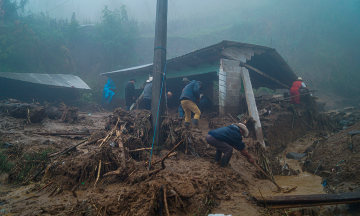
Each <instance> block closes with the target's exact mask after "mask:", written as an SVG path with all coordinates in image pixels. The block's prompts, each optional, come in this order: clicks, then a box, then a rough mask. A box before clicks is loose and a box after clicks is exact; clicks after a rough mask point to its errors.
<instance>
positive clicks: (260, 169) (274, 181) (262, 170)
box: [254, 163, 282, 190]
mask: <svg viewBox="0 0 360 216" xmlns="http://www.w3.org/2000/svg"><path fill="white" fill-rule="evenodd" d="M254 165H255V166H256V167H257V168H258V169H259V170H260V171H261V172H262V173H263V174H264V175H265V176H266V177H268V179H269V180H270V181H271V182H272V183H274V184H275V185H276V187H277V188H278V189H279V190H282V188H281V187H280V186H279V185H278V184H276V182H275V181H274V180H272V178H270V176H268V175H267V174H266V173H265V172H264V171H263V170H262V169H261V168H260V167H259V166H258V165H257V164H256V163H254Z"/></svg>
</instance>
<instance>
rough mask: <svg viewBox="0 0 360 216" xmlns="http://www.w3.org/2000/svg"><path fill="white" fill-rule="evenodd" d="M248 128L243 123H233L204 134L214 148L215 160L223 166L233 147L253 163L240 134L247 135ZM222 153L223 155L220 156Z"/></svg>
mask: <svg viewBox="0 0 360 216" xmlns="http://www.w3.org/2000/svg"><path fill="white" fill-rule="evenodd" d="M248 135H249V130H248V129H247V127H246V126H245V125H244V124H241V123H235V124H231V125H229V126H227V127H222V128H218V129H215V130H212V131H209V133H208V134H207V135H206V141H207V142H208V143H209V144H210V145H212V146H214V147H215V148H216V156H215V162H216V163H218V164H221V167H225V166H226V165H227V164H228V163H229V161H230V159H231V156H232V152H233V148H234V149H236V150H238V151H240V153H241V154H242V155H243V156H245V157H246V158H247V159H248V161H249V162H250V163H252V164H254V163H255V162H254V159H253V158H252V157H251V155H249V153H248V152H247V151H246V149H245V143H243V142H242V136H244V137H247V136H248ZM222 153H224V156H223V157H222V158H221V156H222Z"/></svg>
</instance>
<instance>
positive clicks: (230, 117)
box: [228, 113, 238, 123]
mask: <svg viewBox="0 0 360 216" xmlns="http://www.w3.org/2000/svg"><path fill="white" fill-rule="evenodd" d="M228 114H229V116H230V118H231V119H232V120H233V121H234V123H237V122H238V121H236V120H235V119H234V117H232V115H231V114H230V113H228Z"/></svg>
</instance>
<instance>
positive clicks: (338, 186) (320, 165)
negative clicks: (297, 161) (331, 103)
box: [302, 108, 360, 193]
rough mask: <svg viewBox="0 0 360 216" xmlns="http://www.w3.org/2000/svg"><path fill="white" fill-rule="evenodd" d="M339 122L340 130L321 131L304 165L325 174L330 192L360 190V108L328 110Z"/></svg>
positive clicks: (311, 170) (325, 185)
mask: <svg viewBox="0 0 360 216" xmlns="http://www.w3.org/2000/svg"><path fill="white" fill-rule="evenodd" d="M327 114H328V115H331V117H332V118H333V119H334V120H335V121H336V122H338V123H339V124H338V127H337V131H338V132H335V133H331V132H319V133H317V137H318V140H317V141H316V142H314V143H313V144H312V145H311V146H310V147H309V148H308V151H310V153H308V156H307V157H304V158H303V159H302V164H304V168H305V169H306V170H307V171H309V172H311V173H316V174H317V175H320V176H322V177H323V185H324V187H325V190H326V191H327V192H328V193H342V192H353V191H359V190H360V189H359V186H358V185H359V184H360V175H359V172H358V166H359V164H360V156H359V154H358V152H359V151H360V148H359V143H360V123H359V120H360V109H354V108H345V109H342V110H337V111H330V112H328V113H327Z"/></svg>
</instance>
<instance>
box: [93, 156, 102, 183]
mask: <svg viewBox="0 0 360 216" xmlns="http://www.w3.org/2000/svg"><path fill="white" fill-rule="evenodd" d="M100 171H101V160H100V162H99V169H98V174H97V178H96V181H95V184H94V187H95V185H96V183H97V182H98V180H99V178H100Z"/></svg>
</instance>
